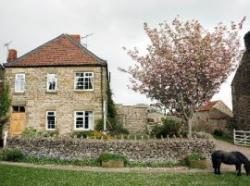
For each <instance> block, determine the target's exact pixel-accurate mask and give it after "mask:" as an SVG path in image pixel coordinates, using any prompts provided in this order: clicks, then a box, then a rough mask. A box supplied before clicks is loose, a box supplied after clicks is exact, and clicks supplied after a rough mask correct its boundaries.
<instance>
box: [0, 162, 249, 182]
mask: <svg viewBox="0 0 250 186" xmlns="http://www.w3.org/2000/svg"><path fill="white" fill-rule="evenodd" d="M0 180H1V186H12V185H13V186H29V185H39V186H45V185H46V186H57V185H58V186H71V185H72V186H78V185H81V186H85V185H88V186H89V185H93V186H94V185H102V186H109V185H113V186H116V185H117V186H118V185H119V186H134V185H136V186H147V185H150V186H156V185H157V186H161V185H162V186H163V185H164V186H170V185H171V186H179V185H181V186H191V185H201V186H210V185H211V186H215V185H220V186H231V185H232V186H235V185H237V186H245V185H249V181H250V177H247V176H245V175H244V176H241V177H237V176H235V175H234V174H233V173H227V174H222V175H214V174H212V173H196V174H162V173H161V174H148V173H146V174H142V173H139V174H138V173H94V172H78V171H66V170H48V169H40V168H24V167H16V166H9V165H2V164H0Z"/></svg>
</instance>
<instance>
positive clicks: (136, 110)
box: [116, 104, 148, 133]
mask: <svg viewBox="0 0 250 186" xmlns="http://www.w3.org/2000/svg"><path fill="white" fill-rule="evenodd" d="M116 108H117V115H118V119H119V121H120V122H121V123H122V124H123V126H124V127H125V128H127V129H128V130H129V132H130V133H145V131H146V127H147V120H148V106H145V105H121V104H117V105H116Z"/></svg>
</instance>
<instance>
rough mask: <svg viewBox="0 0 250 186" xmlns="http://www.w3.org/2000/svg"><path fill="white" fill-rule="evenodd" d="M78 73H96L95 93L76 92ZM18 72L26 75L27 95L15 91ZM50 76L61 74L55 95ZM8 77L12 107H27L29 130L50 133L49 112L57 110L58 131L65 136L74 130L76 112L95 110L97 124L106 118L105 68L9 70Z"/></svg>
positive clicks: (58, 76) (7, 69) (27, 125)
mask: <svg viewBox="0 0 250 186" xmlns="http://www.w3.org/2000/svg"><path fill="white" fill-rule="evenodd" d="M76 72H93V73H94V90H93V91H75V90H74V78H75V73H76ZM16 73H25V75H26V90H25V93H23V94H20V93H15V92H14V89H15V74H16ZM47 73H55V74H57V78H58V80H57V83H58V90H57V91H56V92H55V93H50V92H47V91H46V90H47V88H46V84H47ZM102 76H103V81H102V80H101V77H102ZM5 78H6V80H7V82H8V84H9V85H10V95H11V100H12V105H25V112H26V121H27V123H26V127H33V128H36V129H38V130H46V111H56V128H57V130H58V132H59V133H60V134H61V135H64V134H67V133H71V132H72V131H73V130H74V111H93V113H94V118H93V120H94V122H93V123H94V124H95V123H96V121H97V120H98V119H100V118H102V110H103V109H102V108H103V107H102V103H103V98H104V100H105V99H106V85H107V81H106V80H107V78H106V70H105V67H103V71H101V67H40V68H6V74H5ZM101 82H103V89H102V88H101V87H102V85H101ZM91 128H92V129H93V128H94V126H92V127H91Z"/></svg>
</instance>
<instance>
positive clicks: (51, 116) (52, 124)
mask: <svg viewBox="0 0 250 186" xmlns="http://www.w3.org/2000/svg"><path fill="white" fill-rule="evenodd" d="M47 127H48V129H55V128H56V113H55V112H47Z"/></svg>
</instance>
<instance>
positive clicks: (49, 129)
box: [46, 110, 56, 131]
mask: <svg viewBox="0 0 250 186" xmlns="http://www.w3.org/2000/svg"><path fill="white" fill-rule="evenodd" d="M49 112H54V117H55V128H54V129H51V128H48V113H49ZM46 130H48V131H54V130H56V111H54V110H50V111H46Z"/></svg>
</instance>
